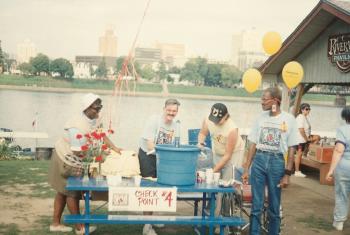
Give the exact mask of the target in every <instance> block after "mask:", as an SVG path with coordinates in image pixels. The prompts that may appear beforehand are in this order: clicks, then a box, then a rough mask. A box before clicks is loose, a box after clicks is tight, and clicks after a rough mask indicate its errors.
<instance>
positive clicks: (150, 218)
mask: <svg viewBox="0 0 350 235" xmlns="http://www.w3.org/2000/svg"><path fill="white" fill-rule="evenodd" d="M123 180H124V179H123ZM123 187H129V186H123ZM130 187H132V185H131V186H130ZM133 187H134V186H133ZM139 187H141V188H159V189H162V188H166V187H167V188H170V187H174V186H169V185H163V184H158V183H157V182H155V181H151V180H146V179H142V181H141V185H140V186H139ZM66 189H67V190H76V191H84V192H85V197H84V198H85V212H84V214H82V215H65V216H64V222H65V223H72V224H75V223H82V224H84V225H85V234H86V235H88V234H89V225H90V224H178V225H194V226H200V227H201V229H200V234H205V231H206V227H207V226H209V234H211V235H212V234H213V232H214V227H215V226H220V234H222V235H223V234H224V228H225V227H226V226H236V227H238V226H243V225H245V224H246V222H245V221H244V219H242V218H241V217H240V216H235V217H223V216H215V213H214V211H215V198H216V197H215V196H216V195H217V194H218V193H233V192H234V191H235V189H234V188H233V187H226V188H225V187H219V186H217V185H212V184H210V185H208V184H206V183H200V184H194V185H190V186H176V189H177V191H178V192H184V193H185V192H186V193H201V194H202V202H203V203H202V213H201V215H199V216H198V215H197V216H196V215H194V216H192V215H189V216H187V215H186V216H183V215H181V216H178V215H162V216H159V215H130V214H129V215H128V214H125V215H119V214H118V215H108V214H102V215H101V214H91V212H90V192H91V191H98V192H107V191H108V190H109V187H108V184H107V181H106V180H102V181H96V180H95V179H90V180H89V181H88V182H83V181H82V179H81V178H79V177H70V178H69V179H68V181H67V186H66ZM183 199H184V198H182V200H183ZM192 199H193V198H189V200H192ZM208 199H209V201H210V212H209V214H207V213H205V210H204V206H205V202H206V201H207V200H208ZM203 205H204V206H203Z"/></svg>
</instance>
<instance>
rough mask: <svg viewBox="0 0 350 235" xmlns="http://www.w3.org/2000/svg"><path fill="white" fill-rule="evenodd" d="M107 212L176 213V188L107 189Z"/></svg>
mask: <svg viewBox="0 0 350 235" xmlns="http://www.w3.org/2000/svg"><path fill="white" fill-rule="evenodd" d="M108 193H109V195H108V210H109V211H169V212H176V198H177V188H175V187H173V188H148V187H109V192H108Z"/></svg>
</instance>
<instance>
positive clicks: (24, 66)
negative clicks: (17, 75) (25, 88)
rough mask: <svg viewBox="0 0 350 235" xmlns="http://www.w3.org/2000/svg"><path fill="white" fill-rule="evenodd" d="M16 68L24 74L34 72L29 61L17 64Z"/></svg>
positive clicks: (27, 74)
mask: <svg viewBox="0 0 350 235" xmlns="http://www.w3.org/2000/svg"><path fill="white" fill-rule="evenodd" d="M18 69H19V70H20V71H21V72H22V73H23V74H24V75H26V76H29V75H32V74H34V68H33V66H32V65H31V64H30V63H22V64H20V65H19V66H18Z"/></svg>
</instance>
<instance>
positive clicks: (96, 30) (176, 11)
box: [0, 0, 319, 59]
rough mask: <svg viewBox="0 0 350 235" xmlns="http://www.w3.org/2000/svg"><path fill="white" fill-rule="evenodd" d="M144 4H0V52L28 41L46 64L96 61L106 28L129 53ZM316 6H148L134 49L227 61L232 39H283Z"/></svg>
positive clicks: (162, 0)
mask: <svg viewBox="0 0 350 235" xmlns="http://www.w3.org/2000/svg"><path fill="white" fill-rule="evenodd" d="M147 2H148V0H10V1H1V2H0V9H1V10H0V40H1V41H2V49H3V50H4V51H6V52H10V53H13V54H15V53H16V45H17V44H18V43H20V42H23V41H24V40H25V39H30V40H31V41H32V42H33V43H34V44H35V45H36V47H37V51H38V52H41V53H44V54H46V55H48V56H49V57H51V58H57V57H65V58H68V59H73V58H74V56H75V55H98V39H99V37H100V36H102V35H103V33H104V31H105V29H106V27H107V26H108V25H113V26H114V28H115V31H116V34H117V37H118V56H120V55H125V54H127V52H128V51H129V49H130V47H131V44H132V41H133V40H134V38H135V35H136V31H137V28H138V25H139V23H140V21H141V18H142V15H143V12H144V9H145V7H146V4H147ZM318 2H319V1H318V0H151V1H150V5H149V8H148V11H147V15H146V18H145V20H144V23H143V25H142V29H141V33H140V35H139V39H138V45H141V46H151V45H152V44H153V43H154V42H155V41H159V42H167V43H183V44H185V46H186V53H187V55H188V56H193V55H201V56H205V55H207V56H208V57H209V58H217V59H229V57H230V50H231V38H232V34H235V33H239V32H241V31H242V30H250V29H252V28H255V29H256V30H258V31H260V32H268V31H277V32H279V33H280V34H281V36H282V38H283V39H285V38H286V37H287V36H288V35H289V34H290V33H291V32H292V31H293V30H294V29H295V28H296V27H297V26H298V25H299V23H300V22H301V21H302V20H303V19H304V18H305V17H306V16H307V14H308V13H309V12H310V11H311V10H312V9H313V8H314V7H315V6H316V5H317V3H318Z"/></svg>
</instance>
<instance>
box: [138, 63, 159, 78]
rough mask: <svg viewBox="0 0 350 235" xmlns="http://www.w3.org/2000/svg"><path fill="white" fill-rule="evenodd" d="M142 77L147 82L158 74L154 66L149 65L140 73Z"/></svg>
mask: <svg viewBox="0 0 350 235" xmlns="http://www.w3.org/2000/svg"><path fill="white" fill-rule="evenodd" d="M140 75H141V77H142V78H144V79H146V80H152V79H153V78H154V77H155V76H156V73H155V71H154V70H153V68H152V66H151V65H149V64H148V65H145V67H143V69H142V70H141V71H140Z"/></svg>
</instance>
